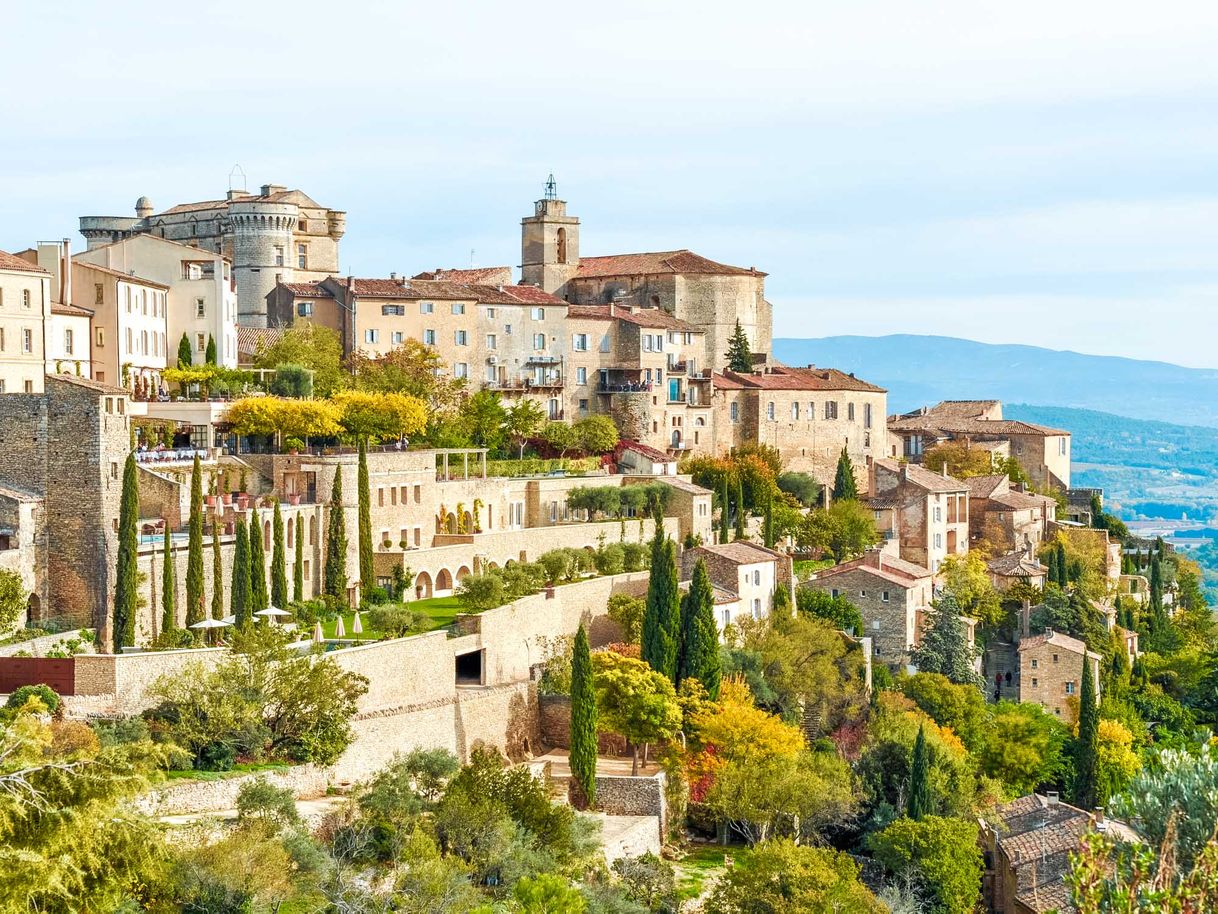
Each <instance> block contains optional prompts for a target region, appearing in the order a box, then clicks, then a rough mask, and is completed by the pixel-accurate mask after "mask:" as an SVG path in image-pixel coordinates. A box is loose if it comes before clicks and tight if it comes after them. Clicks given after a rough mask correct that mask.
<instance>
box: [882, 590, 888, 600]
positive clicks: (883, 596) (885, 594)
mask: <svg viewBox="0 0 1218 914" xmlns="http://www.w3.org/2000/svg"><path fill="white" fill-rule="evenodd" d="M880 602H881V603H887V602H888V591H887V590H883V591H880Z"/></svg>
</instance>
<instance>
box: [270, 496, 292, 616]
mask: <svg viewBox="0 0 1218 914" xmlns="http://www.w3.org/2000/svg"><path fill="white" fill-rule="evenodd" d="M271 536H272V538H273V539H272V549H271V603H272V604H273V605H275V606H278V607H279V608H280V609H283V607H285V606H286V605H287V603H288V556H287V552H286V550H285V549H284V546H283V514H282V512H280V510H279V502H278V501H276V502H275V516H274V517H273V518H272V519H271Z"/></svg>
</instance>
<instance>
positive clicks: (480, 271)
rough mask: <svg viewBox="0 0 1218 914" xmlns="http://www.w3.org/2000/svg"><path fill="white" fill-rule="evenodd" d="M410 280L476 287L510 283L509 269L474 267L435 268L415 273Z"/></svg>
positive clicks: (510, 273)
mask: <svg viewBox="0 0 1218 914" xmlns="http://www.w3.org/2000/svg"><path fill="white" fill-rule="evenodd" d="M411 278H412V279H440V280H444V281H446V282H471V283H476V284H478V285H491V286H495V285H500V284H502V283H510V282H511V281H512V268H511V267H474V268H472V269H469V270H442V269H440V268H439V267H436V268H435V269H434V270H428V271H426V272H423V273H416V274H415V275H414V276H413V277H411Z"/></svg>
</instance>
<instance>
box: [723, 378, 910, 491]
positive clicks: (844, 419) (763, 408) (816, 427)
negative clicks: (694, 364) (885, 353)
mask: <svg viewBox="0 0 1218 914" xmlns="http://www.w3.org/2000/svg"><path fill="white" fill-rule="evenodd" d="M714 386H715V410H714V412H715V417H714V418H715V421H714V426H715V446H716V449H717V450H718V451H728V450H730V449H732V448H736V447H740V446H742V445H746V444H764V445H768V446H770V447H775V448H777V449H778V450H779V452H780V453H781V454H782V456H783V459H784V461H785V462H786V465H787V466H788V468H790V469H792V470H800V471H805V472H808V473H811V474H812V475H813V476H815V477H816V478H817V480H819V481H820V482H821V483H823V484H826V485H828V484H831V483H832V482H833V478H834V475H835V474H836V471H837V461H838V457H839V456H840V454H841V451H842V448H845V449H846V452H847V453H848V454H849V455H850V459H851V460H852V461H853V463H854V466H855V467H856V468H862V467H863V466H865V465H866V463H867V461H868V460H870V459H872V458H874V457H880V456H882V455H883V454H884V453H885V441H886V438H885V436H886V431H885V427H884V412H885V410H886V408H887V396H888V395H887V392H886V391H885V390H884V389H883V388H881V387H877V386H876V385H874V384H869V383H868V382H866V381H863V380H861V379H859V378H856V377H854V376H853V375H850V374H847V373H845V372H843V371H838V370H837V369H833V368H816V367H813V366H808V367H806V368H789V367H786V366H772V367H769V368H766V369H765V370H763V371H756V372H753V373H752V374H737V373H736V372H732V371H723V372H720V373H718V374H716V375H715V377H714ZM866 485H867V479H866V478H861V479H859V487H860V489H862V488H865V487H866Z"/></svg>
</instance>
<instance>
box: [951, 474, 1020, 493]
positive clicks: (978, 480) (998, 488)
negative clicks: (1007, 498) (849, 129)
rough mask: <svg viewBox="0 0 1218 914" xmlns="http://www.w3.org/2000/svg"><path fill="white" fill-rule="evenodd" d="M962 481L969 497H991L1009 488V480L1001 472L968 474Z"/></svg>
mask: <svg viewBox="0 0 1218 914" xmlns="http://www.w3.org/2000/svg"><path fill="white" fill-rule="evenodd" d="M963 482H964V484H965V485H966V486H968V496H969V498H993V497H994V496H995V495H999V494H1002V493H1005V492H1007V491H1009V490H1010V488H1011V480H1010V479H1009V478H1008V477H1007V476H1006V475H1005V474H1003V473H996V474H994V475H991V476H970V477H969V478H968V479H965V480H963Z"/></svg>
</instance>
